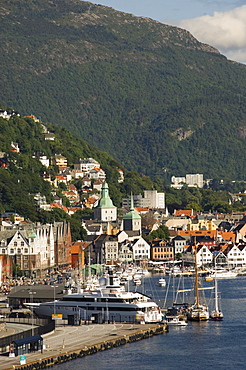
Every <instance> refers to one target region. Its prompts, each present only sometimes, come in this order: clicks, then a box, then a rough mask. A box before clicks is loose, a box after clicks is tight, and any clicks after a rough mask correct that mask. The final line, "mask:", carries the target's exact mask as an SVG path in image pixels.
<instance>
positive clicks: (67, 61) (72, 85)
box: [0, 0, 246, 180]
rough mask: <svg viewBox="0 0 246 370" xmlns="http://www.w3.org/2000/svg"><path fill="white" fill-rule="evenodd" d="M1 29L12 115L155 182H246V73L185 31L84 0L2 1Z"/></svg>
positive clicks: (5, 95)
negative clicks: (64, 133) (38, 122)
mask: <svg viewBox="0 0 246 370" xmlns="http://www.w3.org/2000/svg"><path fill="white" fill-rule="evenodd" d="M0 24H1V26H0V31H1V32H0V37H1V46H2V51H3V52H2V53H1V57H0V71H1V84H2V88H1V89H0V102H1V104H3V105H4V106H8V107H13V108H14V109H16V110H18V111H21V112H22V113H24V114H30V113H32V112H34V113H35V115H37V116H38V117H39V118H41V119H42V120H43V121H49V122H52V123H54V124H56V125H59V126H64V127H66V128H68V129H69V130H70V131H71V132H72V133H73V134H75V135H77V136H78V137H81V138H83V139H85V140H87V141H88V142H89V143H90V144H91V145H93V146H95V147H97V148H98V149H100V150H103V151H107V152H108V153H109V154H110V155H111V156H113V157H114V158H116V159H117V160H119V161H120V162H121V163H123V165H124V166H125V168H127V169H128V170H132V169H133V170H137V171H139V172H140V173H144V174H146V175H149V176H152V177H153V178H154V177H156V176H159V177H161V176H164V174H165V176H167V177H170V176H171V175H176V176H178V175H184V174H185V173H195V172H200V173H204V176H205V178H213V177H216V178H218V177H224V178H227V179H228V178H229V179H230V178H231V179H238V180H242V179H245V169H244V162H245V159H246V158H245V157H246V155H245V153H246V151H245V136H246V127H245V126H246V104H245V99H246V87H245V81H246V66H244V65H240V64H238V63H235V62H232V61H228V60H227V59H226V58H225V57H224V56H222V55H220V54H219V52H218V51H217V50H215V49H214V48H212V47H210V46H208V45H205V44H202V43H200V42H198V41H197V40H196V39H195V38H194V37H193V36H192V35H191V34H190V33H189V32H187V31H185V30H182V29H179V28H176V27H171V26H167V25H164V24H161V23H158V22H156V21H153V20H150V19H147V18H138V17H134V16H133V15H130V14H125V13H121V12H117V11H115V10H114V9H112V8H107V7H104V6H99V5H93V4H91V3H88V2H83V1H79V0H53V1H49V2H44V1H42V0H17V1H7V0H2V1H1V4H0ZM164 169H165V170H164Z"/></svg>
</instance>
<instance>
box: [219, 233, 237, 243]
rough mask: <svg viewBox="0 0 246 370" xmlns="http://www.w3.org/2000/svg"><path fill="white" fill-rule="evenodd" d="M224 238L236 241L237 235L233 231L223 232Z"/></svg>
mask: <svg viewBox="0 0 246 370" xmlns="http://www.w3.org/2000/svg"><path fill="white" fill-rule="evenodd" d="M220 234H221V236H222V238H223V239H224V240H227V241H231V242H235V241H236V235H235V234H234V233H233V232H221V233H220Z"/></svg>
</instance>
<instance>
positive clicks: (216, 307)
mask: <svg viewBox="0 0 246 370" xmlns="http://www.w3.org/2000/svg"><path fill="white" fill-rule="evenodd" d="M216 258H217V257H215V259H214V294H215V311H216V312H218V311H219V304H218V284H217V277H216V269H217V265H216Z"/></svg>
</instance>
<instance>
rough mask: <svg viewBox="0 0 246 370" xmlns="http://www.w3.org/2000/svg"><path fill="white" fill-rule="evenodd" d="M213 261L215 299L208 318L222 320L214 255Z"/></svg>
mask: <svg viewBox="0 0 246 370" xmlns="http://www.w3.org/2000/svg"><path fill="white" fill-rule="evenodd" d="M214 261H215V262H214V263H215V271H214V296H215V297H214V301H215V307H214V309H213V310H212V311H211V314H210V320H215V321H221V320H223V317H224V316H223V312H222V311H221V309H220V308H219V293H218V282H217V276H216V257H215V259H214Z"/></svg>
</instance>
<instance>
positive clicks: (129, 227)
mask: <svg viewBox="0 0 246 370" xmlns="http://www.w3.org/2000/svg"><path fill="white" fill-rule="evenodd" d="M123 230H124V231H139V232H140V234H141V230H142V223H141V216H140V214H139V213H138V212H137V211H135V209H134V202H133V196H132V195H131V206H130V212H128V213H127V214H125V216H124V217H123Z"/></svg>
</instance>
